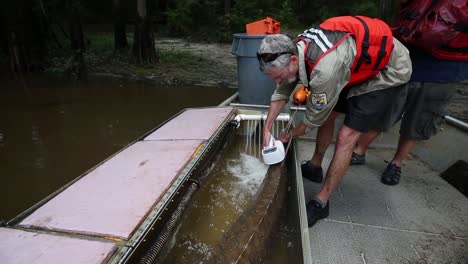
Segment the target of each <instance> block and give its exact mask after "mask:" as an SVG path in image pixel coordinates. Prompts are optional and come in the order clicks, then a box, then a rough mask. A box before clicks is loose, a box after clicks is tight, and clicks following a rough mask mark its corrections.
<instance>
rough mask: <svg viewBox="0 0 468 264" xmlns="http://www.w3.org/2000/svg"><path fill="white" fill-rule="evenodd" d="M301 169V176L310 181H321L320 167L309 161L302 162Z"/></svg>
mask: <svg viewBox="0 0 468 264" xmlns="http://www.w3.org/2000/svg"><path fill="white" fill-rule="evenodd" d="M301 171H302V177H304V178H306V179H308V180H310V181H313V182H316V183H321V182H322V180H323V170H322V167H315V166H314V165H312V163H310V162H309V161H304V162H302V164H301Z"/></svg>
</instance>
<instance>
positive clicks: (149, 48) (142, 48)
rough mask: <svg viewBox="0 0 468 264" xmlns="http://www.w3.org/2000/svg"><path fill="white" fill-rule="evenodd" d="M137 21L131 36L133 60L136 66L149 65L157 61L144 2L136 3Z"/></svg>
mask: <svg viewBox="0 0 468 264" xmlns="http://www.w3.org/2000/svg"><path fill="white" fill-rule="evenodd" d="M137 12H138V16H137V20H136V23H135V32H134V34H133V48H132V54H133V59H134V60H135V62H136V63H138V64H151V63H155V62H158V61H159V56H158V54H157V53H156V48H155V46H154V38H153V33H152V31H151V26H150V25H151V24H150V21H149V20H148V17H147V11H146V0H138V1H137Z"/></svg>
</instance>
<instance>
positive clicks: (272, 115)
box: [263, 100, 287, 146]
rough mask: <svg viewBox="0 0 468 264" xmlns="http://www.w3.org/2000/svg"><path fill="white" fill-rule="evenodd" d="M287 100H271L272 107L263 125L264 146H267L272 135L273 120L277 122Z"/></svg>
mask: <svg viewBox="0 0 468 264" xmlns="http://www.w3.org/2000/svg"><path fill="white" fill-rule="evenodd" d="M286 103H287V100H276V101H271V103H270V109H269V110H268V116H267V119H266V121H265V126H264V127H263V146H267V145H268V142H269V141H270V137H271V132H270V131H271V127H272V126H273V122H275V120H276V118H277V117H278V115H279V114H280V113H281V111H282V110H283V107H284V105H286Z"/></svg>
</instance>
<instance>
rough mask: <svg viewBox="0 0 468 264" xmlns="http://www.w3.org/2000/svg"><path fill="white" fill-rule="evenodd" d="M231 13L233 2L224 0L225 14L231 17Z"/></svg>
mask: <svg viewBox="0 0 468 264" xmlns="http://www.w3.org/2000/svg"><path fill="white" fill-rule="evenodd" d="M230 13H231V0H224V14H225V15H229V14H230Z"/></svg>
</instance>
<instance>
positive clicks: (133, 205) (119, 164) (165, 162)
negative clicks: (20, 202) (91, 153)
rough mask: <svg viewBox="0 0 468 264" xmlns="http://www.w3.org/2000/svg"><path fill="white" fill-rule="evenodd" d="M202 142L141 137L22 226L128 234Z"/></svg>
mask: <svg viewBox="0 0 468 264" xmlns="http://www.w3.org/2000/svg"><path fill="white" fill-rule="evenodd" d="M201 143H202V142H201V141H200V140H183V141H140V142H137V143H135V144H134V145H132V146H130V147H128V148H127V149H125V150H124V151H122V152H120V153H118V154H117V155H115V156H114V157H112V158H111V159H109V160H108V161H106V162H105V163H103V164H102V165H100V166H99V167H97V168H96V169H95V170H93V171H91V172H90V173H89V174H87V175H85V176H84V177H83V178H81V179H80V180H78V181H77V182H76V183H74V184H73V185H71V186H70V187H69V188H67V189H66V190H65V191H63V192H62V193H60V194H59V195H57V196H56V197H54V198H53V199H52V200H50V201H49V202H47V203H46V204H45V205H43V206H41V207H40V208H39V209H38V210H36V211H35V212H34V213H33V214H32V215H30V216H28V217H27V218H26V219H24V220H23V221H22V222H21V223H20V226H23V227H37V228H41V229H49V230H60V231H66V232H70V233H81V234H92V235H99V236H111V237H118V238H122V239H128V238H129V237H130V235H131V234H132V232H133V231H134V229H135V228H136V227H137V225H138V224H139V223H140V222H141V221H143V218H144V217H145V216H146V215H147V213H148V211H149V210H150V208H151V207H152V206H153V205H154V204H155V203H157V202H158V201H159V199H160V198H161V196H162V195H163V194H164V193H165V192H166V190H167V189H168V188H169V186H170V185H171V184H172V182H173V181H174V179H175V177H176V176H177V175H178V173H179V172H180V170H181V169H182V168H183V167H184V166H185V164H186V163H187V162H188V161H189V160H190V158H191V156H192V154H193V153H194V152H195V150H196V149H197V148H198V146H199V145H200V144H201Z"/></svg>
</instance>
